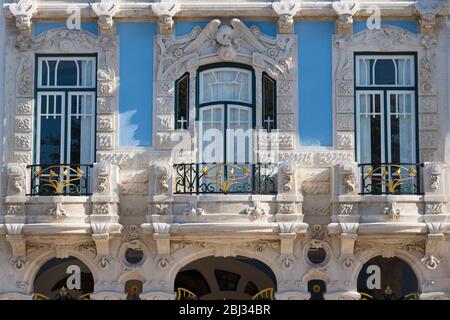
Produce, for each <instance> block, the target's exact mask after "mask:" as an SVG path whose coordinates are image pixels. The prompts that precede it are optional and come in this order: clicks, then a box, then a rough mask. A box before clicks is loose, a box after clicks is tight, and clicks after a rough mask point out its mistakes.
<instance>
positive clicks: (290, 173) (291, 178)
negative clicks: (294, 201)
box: [278, 162, 296, 193]
mask: <svg viewBox="0 0 450 320" xmlns="http://www.w3.org/2000/svg"><path fill="white" fill-rule="evenodd" d="M295 191H296V188H295V164H294V163H292V162H284V163H282V164H281V165H280V175H279V179H278V192H280V193H295Z"/></svg>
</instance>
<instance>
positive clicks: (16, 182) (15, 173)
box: [6, 163, 26, 196]
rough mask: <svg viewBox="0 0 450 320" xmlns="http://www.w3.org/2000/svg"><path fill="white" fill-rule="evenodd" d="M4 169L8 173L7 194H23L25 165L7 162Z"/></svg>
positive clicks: (24, 189) (24, 190) (24, 191)
mask: <svg viewBox="0 0 450 320" xmlns="http://www.w3.org/2000/svg"><path fill="white" fill-rule="evenodd" d="M6 171H7V174H8V188H7V196H25V194H26V187H25V181H26V169H25V165H24V164H21V163H9V164H8V165H7V170H6Z"/></svg>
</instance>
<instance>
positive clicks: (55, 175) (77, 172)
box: [27, 164, 93, 196]
mask: <svg viewBox="0 0 450 320" xmlns="http://www.w3.org/2000/svg"><path fill="white" fill-rule="evenodd" d="M92 167H93V165H92V164H52V165H42V164H41V165H38V164H36V165H30V166H27V168H29V169H30V171H31V188H30V193H29V194H28V195H31V196H66V195H68V196H89V195H91V194H92V191H91V181H90V180H91V175H92Z"/></svg>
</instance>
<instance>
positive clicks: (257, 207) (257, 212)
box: [245, 202, 266, 219]
mask: <svg viewBox="0 0 450 320" xmlns="http://www.w3.org/2000/svg"><path fill="white" fill-rule="evenodd" d="M245 211H246V213H247V215H248V216H250V217H251V218H252V219H258V218H260V217H261V216H263V215H265V214H266V212H265V211H264V209H263V208H261V204H260V203H259V202H254V203H253V206H249V207H248V208H247V209H246V210H245Z"/></svg>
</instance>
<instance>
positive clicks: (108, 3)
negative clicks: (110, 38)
mask: <svg viewBox="0 0 450 320" xmlns="http://www.w3.org/2000/svg"><path fill="white" fill-rule="evenodd" d="M91 7H92V10H94V12H95V14H96V15H97V16H98V26H99V28H100V32H101V33H102V34H104V35H108V34H111V33H112V32H113V17H114V16H115V15H116V14H117V12H118V11H119V9H120V3H119V1H118V0H100V1H99V2H96V3H92V4H91Z"/></svg>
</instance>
